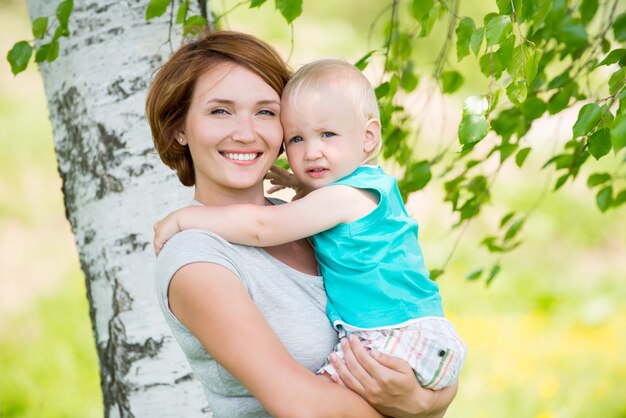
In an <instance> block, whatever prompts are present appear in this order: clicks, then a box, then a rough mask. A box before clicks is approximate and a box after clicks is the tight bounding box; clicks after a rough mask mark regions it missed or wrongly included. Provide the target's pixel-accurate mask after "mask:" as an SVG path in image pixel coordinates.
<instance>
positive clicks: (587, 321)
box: [0, 0, 626, 418]
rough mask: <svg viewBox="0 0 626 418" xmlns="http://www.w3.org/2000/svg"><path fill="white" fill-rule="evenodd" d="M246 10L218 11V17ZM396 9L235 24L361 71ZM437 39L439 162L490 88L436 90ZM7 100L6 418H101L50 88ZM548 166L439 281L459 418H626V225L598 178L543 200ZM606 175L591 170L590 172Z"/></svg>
mask: <svg viewBox="0 0 626 418" xmlns="http://www.w3.org/2000/svg"><path fill="white" fill-rule="evenodd" d="M23 3H24V2H23V1H20V0H0V31H1V33H2V34H1V36H0V53H1V54H2V56H3V57H4V56H6V53H7V52H8V51H9V49H10V48H11V47H12V45H13V44H14V43H15V42H16V41H17V40H20V39H28V38H29V37H30V36H31V35H30V25H29V20H28V16H27V11H26V6H25V4H23ZM491 3H492V2H482V1H469V0H466V1H462V2H461V3H460V7H461V10H460V14H461V15H469V16H475V17H477V18H480V17H481V16H483V15H484V14H486V13H488V12H490V11H497V10H496V6H495V4H491ZM236 4H237V3H236V2H234V1H226V0H224V1H213V2H212V5H213V7H214V11H215V13H216V14H218V15H219V14H220V13H221V12H222V11H225V10H230V9H231V8H232V7H233V6H235V5H236ZM381 5H382V2H381V1H368V2H363V1H359V0H345V1H341V2H336V1H335V2H330V1H319V2H314V1H305V5H304V7H305V9H304V13H303V15H302V16H301V17H300V18H298V20H297V22H296V25H295V27H294V29H293V34H294V37H293V45H292V43H291V39H292V38H291V33H292V32H291V31H292V29H291V28H290V27H289V26H288V25H287V24H286V23H285V21H284V20H283V19H282V18H281V17H280V16H279V15H278V13H277V12H276V11H275V10H274V9H273V4H272V3H271V2H268V4H267V5H265V6H263V7H261V8H260V9H256V10H249V9H247V8H245V7H237V8H235V9H234V10H232V11H231V12H230V13H229V14H228V15H227V16H225V17H224V18H222V25H223V26H224V27H226V28H231V29H236V30H244V31H247V32H250V33H253V34H256V35H258V36H260V37H262V38H263V39H266V40H268V41H269V42H271V43H272V44H273V45H275V46H276V47H277V48H278V49H279V50H280V51H281V53H282V54H283V56H285V57H290V58H289V59H290V63H291V65H292V66H293V67H294V68H297V67H298V66H299V65H300V64H302V63H305V62H307V61H309V60H311V59H314V58H319V57H329V56H339V57H343V58H345V59H347V60H349V61H351V62H356V61H357V60H358V59H359V58H360V57H361V56H362V55H363V54H364V52H367V51H368V50H370V49H372V48H373V47H376V46H378V45H379V44H381V39H380V38H377V36H378V37H380V36H381V33H382V30H380V29H378V30H373V31H372V34H371V38H370V39H368V37H367V36H365V35H364V34H367V33H368V31H369V30H370V26H371V24H372V22H373V21H374V20H375V18H376V16H377V14H378V13H379V12H380V10H381V8H382V6H381ZM355 10H358V13H356V12H355ZM355 13H356V14H358V18H354V16H355ZM377 25H382V23H380V22H379V23H378V24H377ZM433 34H434V38H433V37H431V38H429V39H428V40H426V41H419V42H418V43H417V44H416V46H415V47H414V51H415V52H414V53H415V55H416V60H417V62H418V63H419V64H420V66H423V68H424V69H425V71H424V74H423V77H424V79H425V82H422V83H421V84H423V85H425V87H424V88H422V87H420V88H419V89H418V90H417V91H416V92H415V93H414V94H413V95H412V96H411V97H407V102H406V103H407V107H411V111H412V112H414V114H415V115H416V117H418V118H422V119H424V120H428V121H429V123H430V124H431V125H432V126H429V127H428V129H424V130H423V132H422V135H421V137H420V140H419V143H418V147H417V149H416V152H418V153H419V152H422V150H424V152H429V151H431V150H433V149H436V148H437V147H438V146H439V139H440V137H442V136H445V137H454V135H455V134H456V127H457V126H458V122H459V120H460V117H461V112H460V109H461V101H462V99H463V98H464V97H467V96H468V95H471V94H476V93H482V92H484V90H485V88H486V84H485V83H486V80H485V78H484V77H483V76H482V75H480V74H479V69H478V67H477V65H476V63H475V60H467V59H466V60H464V61H462V62H461V63H460V64H455V68H457V69H459V71H461V72H462V73H463V74H467V75H468V77H466V80H465V84H464V85H463V87H462V89H461V90H460V91H459V92H457V94H456V95H454V96H452V97H441V96H440V95H438V94H436V93H433V92H432V89H429V88H428V84H429V83H428V80H427V77H428V73H429V71H430V70H432V66H433V65H434V62H435V60H436V54H437V52H438V50H437V48H434V47H433V43H436V42H443V40H444V39H445V28H444V27H443V26H442V27H439V26H436V27H435V28H434V29H433ZM438 37H439V38H438ZM429 66H430V68H429ZM472 66H474V67H475V68H473V67H472ZM370 70H375V69H370ZM472 74H476V77H475V78H473V77H472V76H471V75H472ZM368 75H369V76H370V77H372V76H374V73H373V72H372V73H369V74H368ZM0 91H1V92H2V93H1V94H0V417H2V418H8V417H91V416H93V417H97V416H102V401H101V395H100V392H99V377H98V376H99V375H98V371H97V367H98V365H97V356H96V351H95V346H94V342H93V337H92V331H91V325H90V323H89V316H88V309H89V307H88V304H87V300H86V297H85V286H84V282H83V276H82V273H81V271H80V267H79V264H78V256H77V254H76V249H75V247H74V242H73V237H72V236H71V231H70V228H69V224H68V223H67V221H66V220H65V217H64V209H63V202H62V194H61V188H60V187H61V184H60V179H59V178H58V175H57V172H56V161H55V156H54V150H53V144H52V136H51V132H50V130H51V128H50V124H49V122H48V119H47V115H48V112H47V109H46V101H45V94H44V91H43V84H42V81H41V78H40V76H39V74H38V73H37V71H36V68H35V67H34V66H31V68H29V69H28V70H26V72H24V73H22V74H20V75H19V76H18V77H13V75H12V74H11V72H10V68H9V65H8V63H6V62H4V64H3V65H0ZM426 94H428V95H429V97H430V99H431V100H430V101H428V104H426V101H425V100H422V99H423V96H425V95H426ZM577 112H578V108H576V109H573V110H572V111H570V112H564V113H563V114H562V115H560V116H559V117H558V118H556V119H554V118H552V119H550V118H542V119H540V120H539V121H537V122H536V125H537V126H535V127H533V129H532V130H531V132H530V133H529V135H528V141H529V144H530V145H531V146H536V147H537V148H538V149H547V148H553V147H556V146H557V145H562V144H563V143H564V142H566V141H567V140H568V139H569V138H570V137H571V126H572V125H573V123H574V121H575V120H576V116H577ZM546 144H548V145H546ZM545 155H546V154H545V153H544V154H543V155H542V152H541V151H538V152H537V153H536V155H535V156H534V157H533V155H531V156H530V157H529V161H528V162H527V166H528V167H530V169H528V170H525V171H523V172H521V171H519V170H517V169H514V168H510V167H505V168H504V169H503V170H502V173H501V174H500V176H499V178H498V182H497V183H495V184H494V189H495V190H494V191H493V196H494V198H493V201H492V202H491V203H492V204H490V205H488V206H487V207H485V208H484V209H483V210H484V211H485V213H484V216H482V217H480V218H479V219H477V220H476V221H475V222H473V223H472V224H471V225H470V226H469V227H468V228H467V230H466V231H465V233H464V235H463V238H462V239H461V240H460V243H459V244H458V248H457V250H456V252H455V254H454V257H453V259H452V261H451V262H450V264H449V265H448V267H447V271H446V275H444V276H442V278H441V279H440V280H439V284H440V286H441V291H442V294H443V297H444V301H445V307H446V311H447V315H448V316H449V317H450V319H451V320H452V321H453V322H454V323H455V324H456V325H457V328H458V329H459V332H460V333H461V335H462V336H463V337H464V338H465V339H466V341H467V343H468V345H469V347H470V352H469V357H468V360H467V363H466V366H465V368H464V370H463V374H462V377H461V381H460V391H459V394H458V396H457V398H456V400H455V401H454V403H453V404H452V406H451V407H450V409H449V412H448V415H447V416H448V417H452V418H454V417H535V418H552V417H554V418H556V417H561V418H569V417H580V418H583V417H626V398H625V397H624V391H623V382H624V381H626V333H625V332H624V329H625V328H626V305H625V304H624V303H623V301H624V300H625V299H626V285H625V284H624V283H625V280H624V279H626V277H625V276H626V257H624V254H626V222H624V211H623V210H622V209H620V210H616V211H609V212H607V213H605V214H600V213H599V211H598V209H597V208H596V207H595V203H594V199H593V194H592V192H591V191H590V190H589V189H588V188H587V187H586V185H585V184H584V180H585V178H586V176H585V175H582V176H580V177H579V178H578V179H577V180H576V181H575V182H574V183H573V184H572V185H568V186H567V187H564V188H562V189H560V190H559V191H558V192H557V193H555V194H548V195H544V191H545V185H546V184H548V183H551V182H553V181H554V179H553V178H552V177H551V176H550V174H549V173H546V172H543V171H542V170H540V169H539V167H541V165H542V164H543V163H544V162H545V158H544V157H545ZM528 167H527V168H528ZM594 168H595V167H594V164H593V163H592V164H590V166H589V167H587V168H585V170H589V172H592V170H594ZM542 196H543V197H542ZM442 201H443V191H441V190H438V189H437V188H435V187H427V188H426V189H424V190H421V191H419V192H417V193H414V194H413V195H411V197H410V198H409V201H408V207H409V210H410V211H411V213H412V214H413V215H414V216H415V217H416V218H417V219H418V220H419V221H420V224H421V231H420V233H421V236H420V240H421V243H422V247H423V250H424V253H425V257H426V260H427V264H429V266H430V267H431V268H433V267H436V266H438V265H441V264H443V263H445V261H446V259H447V258H448V257H449V255H450V252H451V251H452V249H453V248H454V247H455V242H456V240H457V237H458V231H456V230H451V225H453V224H454V223H455V221H456V220H455V217H454V216H452V214H451V213H449V211H448V210H447V209H444V208H442ZM538 201H539V202H540V203H539V205H538V206H537V209H536V210H535V212H534V213H533V216H532V217H531V218H530V219H529V220H528V222H527V224H526V225H525V229H524V244H523V245H522V246H521V247H519V248H518V249H517V250H515V251H514V252H513V253H512V254H510V255H509V256H507V258H506V259H505V260H504V261H503V263H502V265H503V269H502V272H501V273H500V275H499V276H498V279H497V280H496V281H494V282H493V283H492V284H491V286H490V287H488V288H487V287H485V286H484V283H483V282H468V281H467V280H466V279H465V277H466V275H467V272H468V271H470V270H472V269H473V268H475V267H476V266H477V265H480V264H481V263H482V260H484V259H485V258H486V257H488V256H489V254H488V253H487V251H486V250H485V248H484V247H483V246H481V245H479V242H480V239H481V238H482V237H483V236H484V235H485V231H487V230H492V229H493V228H494V226H495V227H497V224H498V222H499V219H500V216H499V213H498V215H496V214H495V212H496V209H495V207H496V206H504V207H514V208H531V207H533V206H534V205H535V203H536V202H538ZM490 211H493V212H494V214H493V216H491V213H490ZM146 285H147V286H151V282H150V283H147V284H146Z"/></svg>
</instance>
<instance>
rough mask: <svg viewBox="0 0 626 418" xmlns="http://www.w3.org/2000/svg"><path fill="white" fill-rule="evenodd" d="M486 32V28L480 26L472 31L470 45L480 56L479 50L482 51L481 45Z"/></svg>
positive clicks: (475, 53)
mask: <svg viewBox="0 0 626 418" xmlns="http://www.w3.org/2000/svg"><path fill="white" fill-rule="evenodd" d="M484 33H485V28H483V27H480V28H478V29H476V30H475V31H474V33H472V38H471V39H470V47H471V48H472V51H474V55H476V56H478V51H480V47H481V45H482V44H483V37H484Z"/></svg>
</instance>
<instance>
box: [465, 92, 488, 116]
mask: <svg viewBox="0 0 626 418" xmlns="http://www.w3.org/2000/svg"><path fill="white" fill-rule="evenodd" d="M488 106H489V103H488V102H487V98H486V97H485V96H469V97H467V98H466V99H465V100H463V114H466V113H467V114H472V115H484V114H485V113H487V109H488Z"/></svg>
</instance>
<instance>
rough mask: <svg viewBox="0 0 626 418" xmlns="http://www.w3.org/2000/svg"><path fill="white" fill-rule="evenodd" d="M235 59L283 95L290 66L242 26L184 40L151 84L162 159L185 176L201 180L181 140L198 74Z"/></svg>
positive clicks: (185, 180) (149, 107)
mask: <svg viewBox="0 0 626 418" xmlns="http://www.w3.org/2000/svg"><path fill="white" fill-rule="evenodd" d="M222 62H234V63H236V64H239V65H241V66H243V67H245V68H247V69H249V70H250V71H252V72H253V73H255V74H257V75H258V76H259V77H261V78H262V79H263V80H264V81H265V82H266V83H267V84H268V85H269V86H270V87H271V88H272V89H274V91H276V93H278V95H279V96H280V95H281V93H282V91H283V88H284V87H285V84H287V81H288V80H289V77H290V76H291V70H290V69H289V67H287V65H286V64H285V62H284V61H283V60H282V58H281V57H280V56H279V55H278V53H277V52H276V50H274V48H272V47H271V46H270V45H268V44H267V43H265V42H263V41H261V40H260V39H258V38H256V37H254V36H252V35H248V34H245V33H241V32H231V31H209V30H207V31H205V32H203V33H202V34H201V35H200V36H199V37H198V38H196V39H194V40H192V41H191V42H189V43H187V44H185V45H183V46H182V47H181V48H180V49H178V50H177V51H176V52H175V53H174V54H173V55H172V56H171V57H170V58H169V59H168V61H167V62H166V63H165V64H164V65H163V66H162V67H161V68H160V69H159V71H158V72H157V74H156V77H155V78H154V81H153V82H152V84H151V85H150V88H149V89H148V97H147V99H146V116H147V118H148V123H149V124H150V130H151V131H152V139H153V141H154V146H155V147H156V149H157V151H158V153H159V156H160V157H161V160H162V161H163V162H164V163H165V165H167V166H168V167H170V168H172V169H174V170H176V174H177V175H178V178H179V179H180V182H181V183H182V184H184V185H185V186H193V185H194V184H195V182H196V179H195V174H194V167H193V160H192V157H191V154H190V152H189V147H187V146H186V145H181V144H179V143H178V142H177V141H176V139H175V135H176V134H177V133H178V131H180V129H181V128H182V126H183V124H184V123H185V118H186V117H187V111H188V110H189V105H190V104H191V99H192V96H193V90H194V86H195V84H196V80H197V79H198V78H199V77H200V76H201V75H202V74H204V73H205V72H206V71H207V70H209V69H210V68H212V67H213V66H215V65H217V64H219V63H222Z"/></svg>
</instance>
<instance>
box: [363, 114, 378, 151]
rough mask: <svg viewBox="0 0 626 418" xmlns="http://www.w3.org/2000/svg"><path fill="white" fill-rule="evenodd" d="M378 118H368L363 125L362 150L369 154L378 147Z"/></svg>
mask: <svg viewBox="0 0 626 418" xmlns="http://www.w3.org/2000/svg"><path fill="white" fill-rule="evenodd" d="M381 140H382V139H381V134H380V120H378V119H376V118H369V119H368V120H367V123H366V125H365V135H364V137H363V151H364V152H365V153H366V154H367V155H370V154H372V153H373V152H375V150H376V149H377V148H378V147H379V144H380V141H381Z"/></svg>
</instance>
